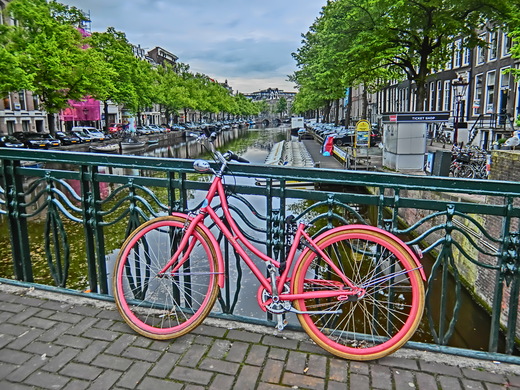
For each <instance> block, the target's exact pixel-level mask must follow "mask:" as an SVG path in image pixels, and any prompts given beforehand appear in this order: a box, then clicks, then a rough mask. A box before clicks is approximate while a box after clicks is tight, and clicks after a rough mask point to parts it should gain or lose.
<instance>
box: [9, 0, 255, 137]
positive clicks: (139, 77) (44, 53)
mask: <svg viewBox="0 0 520 390" xmlns="http://www.w3.org/2000/svg"><path fill="white" fill-rule="evenodd" d="M5 12H6V16H7V17H10V18H13V19H14V20H16V21H17V23H15V24H13V25H0V62H1V63H2V64H3V66H2V72H1V74H0V92H1V93H2V94H5V93H8V92H14V91H19V90H23V89H26V90H31V91H32V92H33V93H34V94H36V95H38V97H39V99H40V102H41V107H42V109H44V110H45V111H47V113H48V114H49V127H50V130H51V132H54V130H55V129H54V114H56V113H58V112H60V111H61V110H63V109H65V108H67V107H68V105H69V101H71V100H72V101H81V100H83V99H85V98H86V97H94V98H96V99H98V100H101V101H103V102H105V103H107V102H108V101H111V102H113V103H116V104H121V105H123V106H124V107H125V109H128V110H130V111H132V112H134V113H138V112H141V111H144V110H146V109H147V108H149V107H151V106H152V105H153V104H160V105H161V107H162V108H163V109H164V110H165V111H166V113H167V114H168V116H169V115H172V114H174V113H175V112H176V111H177V110H179V109H194V110H200V111H203V112H208V113H218V112H227V113H232V114H236V115H251V114H255V113H257V112H258V109H257V107H256V106H255V105H254V104H253V103H252V102H249V103H247V102H246V101H245V100H244V99H245V98H244V97H243V96H233V95H232V94H231V93H230V92H229V91H228V90H227V89H226V88H224V87H223V86H222V85H220V84H219V83H217V82H215V81H213V80H211V79H210V78H209V77H208V76H206V75H201V74H192V73H190V72H189V67H188V66H187V65H185V64H175V65H174V66H165V67H163V66H157V65H155V66H154V65H152V64H150V63H149V62H147V61H145V60H141V59H139V58H137V57H135V56H134V54H133V50H132V45H131V44H130V43H129V42H128V41H127V39H126V36H125V34H124V33H122V32H119V31H116V30H115V29H114V28H112V27H110V28H108V29H107V31H106V32H100V33H97V32H95V33H93V34H88V33H86V32H85V31H84V30H82V29H81V28H80V26H81V23H82V22H83V21H85V20H87V18H86V16H85V15H84V14H83V12H82V11H80V10H79V9H77V8H75V7H69V6H65V5H63V4H60V3H58V2H56V1H46V0H13V1H11V2H10V3H8V6H7V8H6V10H5ZM246 100H247V99H246ZM105 106H106V104H105Z"/></svg>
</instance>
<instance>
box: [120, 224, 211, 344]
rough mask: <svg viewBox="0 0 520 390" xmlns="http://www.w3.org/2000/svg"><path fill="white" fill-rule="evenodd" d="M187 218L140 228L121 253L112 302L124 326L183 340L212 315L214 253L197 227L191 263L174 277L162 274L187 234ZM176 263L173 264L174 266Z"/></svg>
mask: <svg viewBox="0 0 520 390" xmlns="http://www.w3.org/2000/svg"><path fill="white" fill-rule="evenodd" d="M185 222H186V219H185V218H183V217H179V216H168V217H160V218H156V219H153V220H151V221H148V222H146V223H144V224H143V225H141V226H140V227H139V228H137V229H136V230H135V231H134V232H133V233H132V234H131V235H130V236H129V237H128V238H127V240H126V241H125V243H124V244H123V247H122V248H121V250H120V252H119V255H118V258H117V261H116V264H115V267H114V276H113V292H114V298H115V301H116V304H117V307H118V309H119V312H120V313H121V315H122V317H123V318H124V319H125V321H126V322H127V323H128V325H130V327H131V328H132V329H134V330H135V331H137V332H138V333H140V334H142V335H144V336H147V337H151V338H154V339H169V338H175V337H179V336H182V335H184V334H186V333H188V332H190V331H191V330H193V329H194V328H195V327H196V326H197V325H199V324H200V323H201V322H202V320H203V319H204V318H205V317H206V316H207V315H208V314H209V312H210V311H211V308H212V307H213V304H214V303H215V299H216V298H217V294H218V282H217V279H218V272H219V270H218V267H217V264H218V262H217V260H216V258H217V257H216V249H215V248H214V246H213V244H212V242H211V240H210V239H209V238H208V237H207V235H206V233H205V232H204V231H203V230H202V229H200V228H196V229H195V230H194V233H193V235H192V237H191V239H190V242H189V244H188V247H189V248H190V249H189V251H190V253H189V254H188V257H189V260H188V261H187V262H186V263H185V264H184V265H183V266H182V267H181V268H180V269H179V270H178V271H176V272H175V273H174V274H172V272H171V271H172V268H170V269H169V272H168V271H167V272H166V273H164V274H159V271H160V270H161V269H162V268H163V267H164V266H165V265H166V264H167V262H168V261H169V260H170V259H171V256H172V254H173V253H174V252H175V250H176V249H177V246H178V244H179V242H180V240H181V238H182V236H183V234H184V230H183V228H184V226H185ZM175 264H176V263H174V266H175Z"/></svg>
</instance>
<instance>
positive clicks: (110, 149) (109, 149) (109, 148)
mask: <svg viewBox="0 0 520 390" xmlns="http://www.w3.org/2000/svg"><path fill="white" fill-rule="evenodd" d="M120 150H121V148H120V146H119V144H108V145H99V146H90V151H91V152H97V153H115V152H119V151H120Z"/></svg>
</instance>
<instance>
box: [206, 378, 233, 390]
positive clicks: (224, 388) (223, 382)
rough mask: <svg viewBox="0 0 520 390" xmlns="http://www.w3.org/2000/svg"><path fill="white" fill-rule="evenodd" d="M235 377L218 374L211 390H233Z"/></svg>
mask: <svg viewBox="0 0 520 390" xmlns="http://www.w3.org/2000/svg"><path fill="white" fill-rule="evenodd" d="M234 381H235V377H234V376H230V375H223V374H218V375H217V376H215V378H214V379H213V382H211V385H210V386H209V390H231V389H233V382H234Z"/></svg>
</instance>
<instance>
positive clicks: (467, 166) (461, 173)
mask: <svg viewBox="0 0 520 390" xmlns="http://www.w3.org/2000/svg"><path fill="white" fill-rule="evenodd" d="M451 153H452V159H451V166H450V176H453V177H461V178H468V179H487V177H488V173H489V172H488V167H489V155H488V153H487V151H486V150H484V149H482V148H480V147H478V146H473V145H469V146H462V147H461V146H458V145H453V147H452V150H451Z"/></svg>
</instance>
